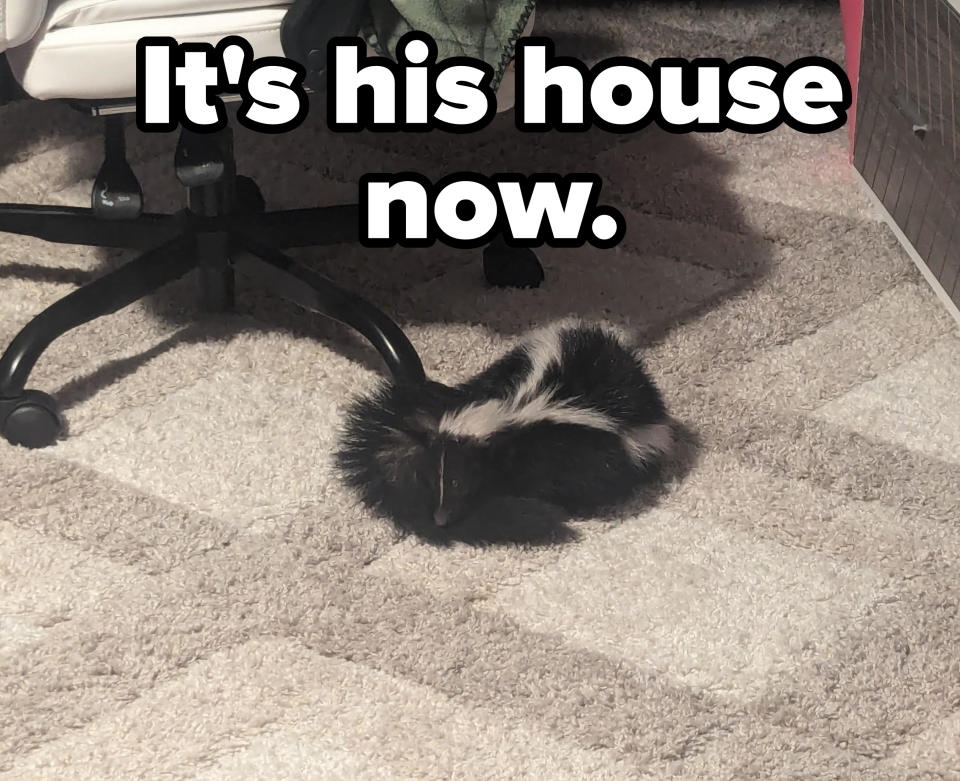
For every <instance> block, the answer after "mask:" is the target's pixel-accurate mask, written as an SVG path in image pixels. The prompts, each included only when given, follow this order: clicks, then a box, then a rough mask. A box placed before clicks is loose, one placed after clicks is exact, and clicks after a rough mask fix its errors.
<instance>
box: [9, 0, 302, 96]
mask: <svg viewBox="0 0 960 781" xmlns="http://www.w3.org/2000/svg"><path fill="white" fill-rule="evenodd" d="M289 5H290V2H289V0H288V2H273V3H269V4H267V3H265V2H264V0H61V2H56V1H55V2H52V3H51V4H50V7H49V8H48V9H47V14H46V16H45V18H44V20H43V22H42V23H41V26H40V30H39V32H38V33H37V34H36V35H35V36H34V37H33V38H32V39H31V40H30V41H29V42H28V43H27V44H25V45H23V46H19V47H17V48H15V49H10V50H9V51H8V52H7V57H8V60H9V62H10V68H11V70H12V71H13V74H14V76H15V77H16V78H17V80H18V81H19V82H20V84H21V86H22V87H23V89H24V91H26V92H27V94H28V95H31V96H33V97H35V98H38V99H41V100H49V99H52V98H74V99H78V100H103V99H112V98H132V97H133V96H134V95H135V94H136V43H137V41H138V40H139V39H140V38H143V37H144V36H148V35H149V36H153V35H158V36H169V37H171V38H176V39H177V40H178V41H180V42H181V43H186V42H188V41H191V42H206V43H211V44H216V43H217V42H218V41H219V40H220V39H221V38H224V37H225V36H227V35H241V36H243V37H244V38H246V39H247V40H248V41H249V42H250V45H251V46H253V50H254V53H255V55H256V56H257V57H264V56H276V57H282V56H283V47H282V46H281V44H280V25H281V23H282V22H283V17H284V15H285V14H286V13H287V8H288V6H289ZM227 9H230V10H227Z"/></svg>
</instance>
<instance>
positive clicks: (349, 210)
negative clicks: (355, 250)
mask: <svg viewBox="0 0 960 781" xmlns="http://www.w3.org/2000/svg"><path fill="white" fill-rule="evenodd" d="M248 226H249V232H250V233H252V234H254V235H256V237H257V240H258V241H260V242H261V243H263V244H266V245H268V246H271V247H276V248H277V249H292V248H294V247H325V246H329V245H331V244H350V243H353V244H356V243H357V241H358V237H359V235H360V207H359V206H357V205H356V204H351V205H347V206H320V207H318V208H313V209H290V210H288V211H280V212H267V213H266V214H258V215H257V216H256V217H254V218H252V219H251V220H250V222H249V223H248Z"/></svg>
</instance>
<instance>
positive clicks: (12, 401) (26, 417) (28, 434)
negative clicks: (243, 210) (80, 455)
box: [0, 234, 196, 447]
mask: <svg viewBox="0 0 960 781" xmlns="http://www.w3.org/2000/svg"><path fill="white" fill-rule="evenodd" d="M193 244H194V236H193V234H187V235H185V236H181V237H179V238H177V239H174V240H172V241H169V242H167V243H166V244H164V245H162V246H160V247H157V248H156V249H153V250H150V251H148V252H146V253H144V254H143V255H141V256H140V257H139V258H137V259H136V260H133V261H131V262H129V263H127V264H126V265H124V266H121V267H120V268H118V269H116V270H115V271H111V272H109V273H107V274H105V275H104V276H102V277H100V278H99V279H96V280H94V281H93V282H90V283H89V284H87V285H84V286H83V287H81V288H79V289H77V290H75V291H73V292H72V293H70V294H69V295H67V296H65V297H64V298H62V299H60V300H59V301H57V302H56V303H54V304H52V305H51V306H49V307H48V308H47V309H45V310H44V311H43V312H41V313H40V314H39V315H37V316H36V317H35V318H34V319H33V320H32V321H30V323H28V324H27V326H26V327H25V328H23V330H21V331H20V333H19V334H17V336H16V337H15V338H14V340H13V341H12V342H11V343H10V346H9V347H8V348H7V351H6V352H5V353H4V354H3V357H2V358H0V429H2V433H3V435H4V436H5V437H6V438H7V439H8V440H9V441H10V442H12V443H13V444H22V445H27V446H28V447H44V446H46V445H49V444H52V442H53V441H54V440H55V439H56V437H57V435H58V433H59V429H60V418H59V412H58V411H57V410H56V406H55V404H54V402H53V400H52V399H51V398H50V397H49V396H47V395H46V394H43V393H40V392H38V391H25V390H24V389H25V387H26V383H27V380H28V378H29V377H30V372H31V371H33V367H34V366H35V365H36V362H37V360H38V359H39V358H40V356H41V355H42V354H43V352H44V351H45V350H46V349H47V347H49V346H50V344H51V343H52V342H53V341H54V340H55V339H57V338H58V337H60V336H62V335H63V334H65V333H67V331H70V330H72V329H74V328H76V327H78V326H80V325H83V324H84V323H88V322H90V321H91V320H95V319H96V318H98V317H102V316H104V315H108V314H111V313H113V312H116V311H117V310H119V309H122V308H123V307H125V306H128V305H129V304H132V303H134V302H135V301H138V300H139V299H141V298H143V297H144V296H146V295H148V294H150V293H152V292H154V291H155V290H158V289H159V288H161V287H163V286H164V285H166V284H167V283H169V282H173V281H174V280H175V279H178V278H179V277H182V276H183V275H184V274H186V273H187V272H188V271H190V270H191V269H193V268H194V267H195V266H196V256H195V253H194V252H193Z"/></svg>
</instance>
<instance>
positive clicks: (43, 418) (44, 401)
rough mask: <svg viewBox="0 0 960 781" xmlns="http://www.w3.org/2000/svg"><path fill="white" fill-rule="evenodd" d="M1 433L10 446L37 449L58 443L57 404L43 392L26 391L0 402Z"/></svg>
mask: <svg viewBox="0 0 960 781" xmlns="http://www.w3.org/2000/svg"><path fill="white" fill-rule="evenodd" d="M0 421H2V423H0V426H2V428H0V432H2V433H3V436H4V437H5V438H6V440H7V441H8V442H9V443H10V444H11V445H23V446H24V447H29V448H40V447H47V446H48V445H52V444H53V443H54V442H56V441H57V437H58V436H59V435H60V431H61V429H62V428H63V419H62V418H61V417H60V411H59V409H58V408H57V402H56V401H54V400H53V397H52V396H49V395H48V394H46V393H43V392H42V391H35V390H27V391H24V392H23V393H22V394H20V396H18V397H17V398H13V399H0Z"/></svg>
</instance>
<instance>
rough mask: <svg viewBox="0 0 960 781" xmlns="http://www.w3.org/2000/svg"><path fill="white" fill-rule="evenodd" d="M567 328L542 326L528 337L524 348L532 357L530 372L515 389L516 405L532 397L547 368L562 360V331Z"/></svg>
mask: <svg viewBox="0 0 960 781" xmlns="http://www.w3.org/2000/svg"><path fill="white" fill-rule="evenodd" d="M564 329H565V326H563V325H561V324H554V325H550V326H546V327H545V328H540V329H538V330H536V331H534V332H533V333H532V334H530V336H528V337H527V339H526V340H525V344H524V349H525V351H526V353H527V358H529V359H530V373H529V374H527V376H526V377H525V378H524V380H523V382H521V383H520V384H519V385H518V386H517V387H516V388H515V389H514V391H513V396H512V403H513V405H514V406H517V405H519V404H522V403H523V402H524V400H525V399H527V397H532V396H533V394H534V393H536V392H537V388H538V387H539V386H540V383H541V382H542V381H543V377H544V375H545V374H546V373H547V369H549V368H550V366H552V365H553V364H555V363H559V361H560V333H561V332H562V331H563V330H564Z"/></svg>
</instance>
